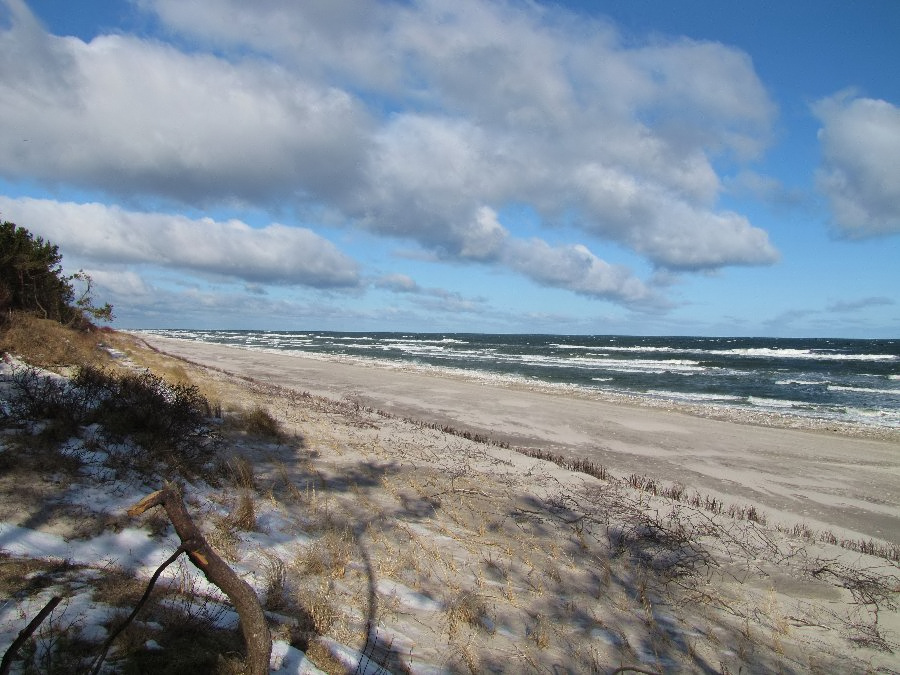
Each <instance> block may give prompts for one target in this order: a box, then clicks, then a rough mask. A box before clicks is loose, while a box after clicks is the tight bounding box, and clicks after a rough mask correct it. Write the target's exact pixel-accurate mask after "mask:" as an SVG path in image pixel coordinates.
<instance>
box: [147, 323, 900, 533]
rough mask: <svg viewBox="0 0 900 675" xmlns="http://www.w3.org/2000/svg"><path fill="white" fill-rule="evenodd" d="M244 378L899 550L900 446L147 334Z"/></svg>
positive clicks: (153, 341)
mask: <svg viewBox="0 0 900 675" xmlns="http://www.w3.org/2000/svg"><path fill="white" fill-rule="evenodd" d="M140 337H141V338H142V339H143V340H145V341H146V342H147V343H148V344H149V345H151V346H152V347H154V348H155V349H158V350H160V351H162V352H165V353H167V354H171V355H173V356H178V357H181V358H184V359H187V360H189V361H191V362H194V363H197V364H201V365H205V366H210V367H214V368H218V369H221V370H224V371H226V372H228V373H232V374H235V375H238V376H242V377H249V378H252V379H254V380H258V381H261V382H266V383H269V384H274V385H278V386H281V387H286V388H290V389H294V390H297V391H305V392H309V393H311V394H317V395H322V396H328V397H331V398H337V399H347V398H349V399H351V400H354V401H357V402H359V403H360V404H361V405H364V406H369V407H372V408H376V409H379V410H383V411H385V412H389V413H392V414H395V415H398V416H401V417H408V418H412V419H415V420H418V421H423V422H427V423H435V424H438V425H446V426H449V427H452V428H453V429H456V430H459V431H471V432H474V433H478V434H482V435H485V436H489V437H491V438H493V439H495V440H498V441H506V442H509V443H511V444H512V445H515V446H523V447H529V448H541V449H545V450H550V451H553V452H557V453H560V454H565V455H570V456H572V457H579V458H588V459H590V460H592V461H594V462H598V463H601V464H603V465H605V466H606V467H607V468H609V469H610V471H611V472H612V473H613V474H616V475H621V476H627V475H628V474H631V473H638V474H642V475H646V476H649V477H652V478H654V479H656V480H660V481H667V482H679V483H681V484H683V485H685V486H686V487H687V488H688V489H689V490H690V491H694V490H696V491H698V492H700V493H701V494H710V495H713V496H718V497H719V498H720V499H723V500H724V501H725V503H726V504H730V503H735V504H754V505H756V506H757V507H759V508H761V510H762V511H763V512H764V513H766V514H767V516H768V517H769V520H770V521H771V522H781V523H784V524H786V525H792V524H794V523H796V522H805V523H807V524H808V525H809V526H810V527H812V528H813V529H831V530H833V531H835V532H837V533H838V534H839V536H848V537H853V538H861V537H865V538H870V537H873V538H877V539H881V540H884V541H888V542H891V543H897V542H900V442H898V441H897V440H896V439H895V438H888V439H875V438H866V437H855V436H852V435H848V434H846V433H840V434H839V433H829V432H827V431H824V430H804V429H790V428H779V427H767V426H759V425H755V424H747V423H740V422H735V421H721V420H716V419H708V418H704V417H698V416H695V415H691V414H687V413H685V412H681V411H678V410H666V409H661V408H658V407H646V406H641V405H637V404H629V403H627V402H622V403H611V402H607V401H599V400H592V399H589V398H586V397H581V396H577V395H575V394H573V393H571V392H567V391H564V390H559V391H549V390H545V391H533V390H529V389H524V388H521V387H513V386H508V385H504V384H502V383H493V382H485V381H477V380H472V379H468V378H464V377H456V376H453V375H449V374H446V373H441V374H437V373H430V372H421V371H415V370H408V369H402V368H392V367H386V366H381V365H375V364H369V363H361V362H349V361H346V360H340V361H338V360H324V359H319V358H306V357H300V356H295V355H289V354H278V353H269V352H258V351H250V350H245V349H240V348H235V347H226V346H221V345H211V344H204V343H199V342H192V341H187V340H178V339H174V338H161V337H158V336H152V335H143V334H142V335H140Z"/></svg>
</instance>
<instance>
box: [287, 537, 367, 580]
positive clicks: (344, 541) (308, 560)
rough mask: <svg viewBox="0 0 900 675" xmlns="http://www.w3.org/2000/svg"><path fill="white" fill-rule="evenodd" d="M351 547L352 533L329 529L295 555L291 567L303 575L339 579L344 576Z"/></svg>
mask: <svg viewBox="0 0 900 675" xmlns="http://www.w3.org/2000/svg"><path fill="white" fill-rule="evenodd" d="M352 547H353V533H352V532H350V530H347V529H343V530H339V529H329V530H328V531H327V532H325V534H324V535H323V536H322V537H320V538H319V540H318V541H316V542H315V543H314V544H313V545H311V546H308V547H307V548H305V549H303V551H301V552H300V553H299V554H298V555H297V557H296V558H295V559H294V563H293V566H294V567H295V568H296V569H297V571H298V572H299V573H300V574H303V575H310V576H328V577H330V578H332V579H340V578H342V577H343V576H344V575H345V574H346V571H347V563H348V562H349V561H350V553H351V551H352Z"/></svg>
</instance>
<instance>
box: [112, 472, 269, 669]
mask: <svg viewBox="0 0 900 675" xmlns="http://www.w3.org/2000/svg"><path fill="white" fill-rule="evenodd" d="M154 506H162V507H163V508H164V509H165V511H166V515H167V516H168V517H169V520H170V521H171V522H172V525H173V526H174V527H175V532H176V533H177V534H178V537H179V539H181V547H182V548H183V549H184V550H185V551H186V552H187V554H188V557H189V558H190V559H191V562H192V563H193V564H194V565H195V566H196V567H197V568H199V569H200V571H201V572H203V574H204V575H205V576H206V578H207V579H208V580H209V581H210V583H213V584H215V585H216V586H218V587H219V588H220V589H221V590H222V592H223V593H225V595H227V596H228V598H229V600H231V603H232V604H233V605H234V608H235V609H236V610H237V613H238V616H239V617H240V620H241V631H242V632H243V634H244V641H245V642H246V643H247V673H249V674H250V675H263V674H264V673H268V672H269V659H270V658H271V654H272V635H271V633H269V627H268V626H267V625H266V617H265V615H264V614H263V610H262V607H261V606H260V604H259V598H258V597H257V596H256V592H255V591H254V590H253V589H252V588H251V587H250V584H248V583H247V582H246V581H244V580H243V579H241V578H240V577H239V576H238V575H237V574H235V572H234V570H232V569H231V568H230V567H229V566H228V564H227V563H226V562H225V561H224V560H222V558H220V557H219V555H218V554H217V553H216V552H215V551H214V550H213V549H212V547H211V546H210V545H209V544H208V543H207V542H206V539H204V537H203V533H202V532H200V529H199V528H198V527H197V526H196V525H195V524H194V521H193V520H191V517H190V515H189V514H188V512H187V509H186V508H185V507H184V502H183V501H182V500H181V495H180V494H179V493H178V492H177V490H176V489H175V488H174V487H173V486H171V485H167V486H166V487H165V488H163V489H162V490H157V491H156V492H154V493H153V494H150V495H147V496H146V497H144V498H143V499H142V500H141V501H139V502H138V503H137V504H135V505H134V506H132V507H131V508H130V509H128V515H129V516H138V515H140V514H142V513H144V512H145V511H147V510H149V509H152V508H153V507H154Z"/></svg>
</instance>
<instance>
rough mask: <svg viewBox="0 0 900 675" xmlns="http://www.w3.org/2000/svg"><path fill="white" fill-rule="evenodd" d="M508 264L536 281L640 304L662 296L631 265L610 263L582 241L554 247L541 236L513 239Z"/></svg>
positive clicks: (657, 300)
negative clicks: (582, 243)
mask: <svg viewBox="0 0 900 675" xmlns="http://www.w3.org/2000/svg"><path fill="white" fill-rule="evenodd" d="M506 263H507V265H509V267H511V268H512V269H514V270H516V271H518V272H520V273H522V274H524V275H525V276H527V277H528V278H530V279H532V280H534V281H535V282H537V283H540V284H543V285H546V286H552V287H554V288H563V289H566V290H570V291H574V292H576V293H580V294H582V295H587V296H590V297H595V298H605V299H608V300H613V301H616V302H624V303H633V304H637V305H641V304H644V305H648V306H649V305H653V304H658V303H659V299H658V298H656V297H655V296H654V294H653V292H652V291H651V290H650V289H649V288H648V287H647V286H646V285H645V284H644V283H643V282H642V281H641V280H640V279H638V278H637V277H635V276H634V275H633V274H632V273H631V271H630V270H628V268H626V267H623V266H620V265H611V264H609V263H607V262H606V261H604V260H601V259H600V258H598V257H597V256H595V255H594V254H593V253H591V251H589V250H588V249H587V247H585V246H583V245H581V244H575V245H571V246H551V245H550V244H548V243H547V242H545V241H541V240H540V239H531V240H527V241H523V240H518V241H513V242H510V244H509V247H508V250H507V252H506Z"/></svg>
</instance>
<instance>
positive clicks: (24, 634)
mask: <svg viewBox="0 0 900 675" xmlns="http://www.w3.org/2000/svg"><path fill="white" fill-rule="evenodd" d="M61 601H62V598H61V597H60V596H58V595H54V596H53V597H52V598H50V602H48V603H47V604H46V605H44V609H42V610H41V611H40V612H38V615H37V616H36V617H34V618H33V619H32V620H31V621H30V622H29V623H28V625H27V626H25V628H23V629H22V630H21V631H20V632H19V635H18V637H16V639H15V640H13V643H12V644H11V645H10V646H9V649H7V650H6V653H5V654H4V655H3V661H2V662H0V675H7V673H9V669H10V667H11V666H12V660H13V659H14V658H15V657H16V654H17V653H18V652H19V649H21V648H22V645H23V644H25V641H26V640H27V639H28V638H29V637H31V634H32V633H34V631H36V630H37V629H38V626H40V625H41V624H42V623H43V622H44V619H46V618H47V615H48V614H50V612H52V611H53V610H54V609H56V606H57V605H58V604H59V603H60V602H61Z"/></svg>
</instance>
